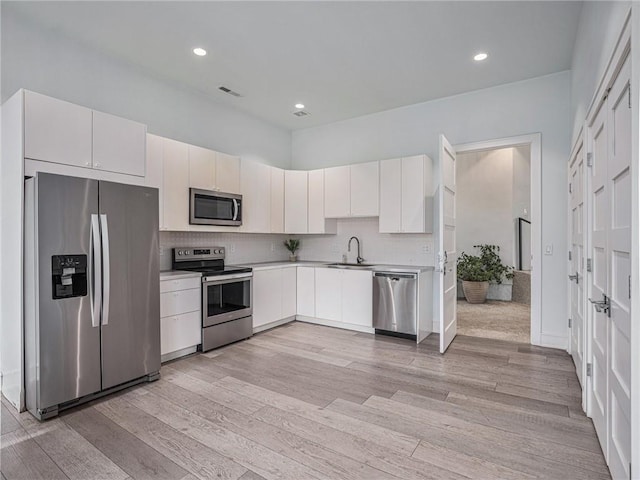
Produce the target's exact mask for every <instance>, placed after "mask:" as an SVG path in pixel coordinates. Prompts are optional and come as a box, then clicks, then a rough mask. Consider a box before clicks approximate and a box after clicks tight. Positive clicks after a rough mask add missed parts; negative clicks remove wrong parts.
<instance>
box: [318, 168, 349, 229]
mask: <svg viewBox="0 0 640 480" xmlns="http://www.w3.org/2000/svg"><path fill="white" fill-rule="evenodd" d="M349 177H350V169H349V166H348V165H346V166H344V167H331V168H325V169H324V216H325V217H326V218H344V217H349V216H350V215H351V198H350V195H351V194H350V189H351V187H350V180H349Z"/></svg>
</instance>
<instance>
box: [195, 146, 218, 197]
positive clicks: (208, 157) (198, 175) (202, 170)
mask: <svg viewBox="0 0 640 480" xmlns="http://www.w3.org/2000/svg"><path fill="white" fill-rule="evenodd" d="M188 150H189V186H190V187H191V188H201V189H203V190H213V189H215V186H216V152H214V151H213V150H208V149H206V148H202V147H196V146H195V145H189V146H188Z"/></svg>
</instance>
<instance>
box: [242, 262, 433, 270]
mask: <svg viewBox="0 0 640 480" xmlns="http://www.w3.org/2000/svg"><path fill="white" fill-rule="evenodd" d="M334 263H338V262H322V261H298V262H289V261H286V260H285V261H278V262H259V263H246V264H243V265H242V266H243V267H251V268H253V269H254V270H270V269H274V268H282V267H328V265H330V264H334ZM433 269H434V267H429V266H426V265H386V264H379V263H376V264H372V266H371V267H369V268H367V269H366V270H370V271H374V272H385V271H386V272H411V273H422V272H429V271H433ZM354 270H360V268H358V267H354Z"/></svg>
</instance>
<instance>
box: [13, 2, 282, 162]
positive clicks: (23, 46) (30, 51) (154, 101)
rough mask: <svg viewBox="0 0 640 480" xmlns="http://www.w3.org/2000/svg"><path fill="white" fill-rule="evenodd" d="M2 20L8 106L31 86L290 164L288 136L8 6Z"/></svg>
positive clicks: (153, 129)
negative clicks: (45, 26)
mask: <svg viewBox="0 0 640 480" xmlns="http://www.w3.org/2000/svg"><path fill="white" fill-rule="evenodd" d="M1 22H2V25H1V35H2V92H1V93H2V102H4V101H5V100H6V99H7V98H8V97H9V96H11V95H13V94H14V93H15V92H16V91H17V90H18V89H19V88H26V89H29V90H33V91H36V92H39V93H43V94H45V95H50V96H52V97H56V98H60V99H63V100H67V101H69V102H72V103H77V104H79V105H84V106H87V107H90V108H93V109H96V110H100V111H103V112H107V113H111V114H114V115H118V116H121V117H125V118H129V119H131V120H136V121H139V122H141V123H145V124H147V125H148V127H149V132H150V133H155V134H158V135H161V136H164V137H169V138H173V139H176V140H180V141H184V142H187V143H191V144H194V145H200V146H203V147H208V148H212V149H214V150H217V151H220V152H225V153H230V154H234V155H240V156H241V157H243V158H249V159H253V160H257V161H259V162H263V163H268V164H270V165H276V166H279V167H288V166H289V165H290V162H291V134H290V132H289V131H288V130H285V129H282V128H279V127H276V126H273V125H272V124H269V123H267V122H266V121H263V120H261V119H259V118H256V117H253V116H251V115H249V114H246V113H244V112H242V111H240V110H237V109H233V108H229V107H227V106H224V105H221V104H219V103H216V102H213V101H211V100H209V99H208V98H207V97H205V96H204V95H200V94H199V93H197V92H195V91H191V90H186V89H184V88H181V87H179V86H177V85H172V84H169V83H166V82H163V81H160V80H158V79H156V78H154V77H152V76H150V75H148V74H147V73H146V72H144V71H140V70H139V69H138V68H137V67H135V66H132V65H127V64H124V63H122V62H120V61H117V60H115V59H113V58H111V57H109V56H107V55H105V54H103V53H101V52H98V51H96V50H92V49H88V48H87V47H85V46H84V45H82V44H80V43H78V42H76V41H73V40H72V39H68V38H65V37H62V36H61V35H60V34H56V33H54V32H52V31H49V30H44V29H42V28H41V27H36V26H35V25H33V24H31V23H30V22H29V21H28V20H24V19H22V18H19V17H18V16H17V15H16V14H15V13H13V12H12V11H11V9H10V8H7V5H6V3H5V4H4V5H2V18H1ZM114 33H117V32H114ZM132 48H135V46H133V45H132Z"/></svg>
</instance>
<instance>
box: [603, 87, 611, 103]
mask: <svg viewBox="0 0 640 480" xmlns="http://www.w3.org/2000/svg"><path fill="white" fill-rule="evenodd" d="M609 92H611V87H609V88H607V91H606V92H604V96H603V97H602V101H603V102H604V101H605V100H606V99H607V98H609Z"/></svg>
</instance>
